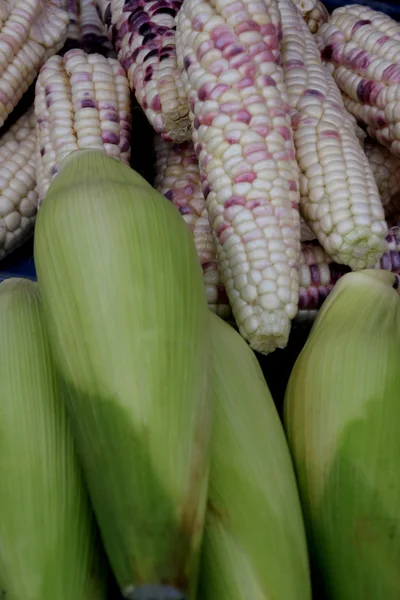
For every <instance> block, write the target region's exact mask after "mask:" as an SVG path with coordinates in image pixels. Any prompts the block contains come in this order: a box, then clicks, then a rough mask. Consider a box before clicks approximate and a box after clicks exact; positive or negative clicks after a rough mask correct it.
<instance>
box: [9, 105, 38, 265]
mask: <svg viewBox="0 0 400 600" xmlns="http://www.w3.org/2000/svg"><path fill="white" fill-rule="evenodd" d="M35 153H36V132H35V119H34V113H33V110H32V109H30V110H28V112H27V113H26V114H24V115H22V116H21V117H20V118H19V119H18V120H17V121H16V122H15V123H14V125H12V126H11V127H10V129H9V130H8V131H7V132H6V133H5V134H4V135H3V136H2V137H0V259H2V258H4V257H5V256H6V255H7V254H9V253H10V252H12V251H13V250H15V248H17V247H18V246H20V245H21V244H22V243H23V242H25V241H26V240H27V238H28V237H29V236H30V235H31V233H32V231H33V226H34V223H35V219H36V213H37V209H38V193H37V189H36V170H35Z"/></svg>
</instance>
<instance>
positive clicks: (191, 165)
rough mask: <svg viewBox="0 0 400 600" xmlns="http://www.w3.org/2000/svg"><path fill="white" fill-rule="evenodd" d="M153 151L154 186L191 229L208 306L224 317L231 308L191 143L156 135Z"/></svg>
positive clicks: (228, 314) (228, 313)
mask: <svg viewBox="0 0 400 600" xmlns="http://www.w3.org/2000/svg"><path fill="white" fill-rule="evenodd" d="M155 151H156V165H155V167H156V177H155V182H154V183H155V188H156V189H157V190H158V191H159V192H161V193H162V194H163V195H164V196H165V197H166V198H168V200H170V201H171V202H172V203H173V204H174V205H175V206H176V208H177V209H178V210H179V212H180V214H181V215H182V217H183V219H184V221H185V222H186V224H187V225H188V227H189V229H190V230H191V232H192V233H193V238H194V243H195V246H196V250H197V254H198V256H199V259H200V264H201V267H202V269H203V277H204V285H205V289H206V295H207V302H208V308H209V309H210V310H212V311H213V312H215V313H216V314H217V315H219V316H220V317H222V318H225V319H226V318H228V317H229V316H230V313H231V310H230V306H229V301H228V298H227V296H226V292H225V288H224V286H223V284H222V281H221V277H220V274H219V272H218V266H217V258H216V248H215V243H214V239H213V237H212V233H211V226H210V222H209V219H208V213H207V209H206V201H205V198H204V194H203V191H202V189H201V181H200V170H199V164H198V161H197V156H196V153H195V151H194V147H193V144H192V143H191V142H185V143H183V144H174V143H171V142H166V141H165V140H163V139H162V137H161V136H157V137H156V139H155Z"/></svg>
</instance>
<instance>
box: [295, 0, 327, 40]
mask: <svg viewBox="0 0 400 600" xmlns="http://www.w3.org/2000/svg"><path fill="white" fill-rule="evenodd" d="M294 4H295V5H296V6H297V8H298V9H299V10H300V12H301V14H302V15H303V18H304V20H305V22H306V23H307V26H308V29H309V30H310V31H311V33H317V31H318V29H319V28H320V26H321V25H322V23H326V22H327V21H328V19H329V12H328V11H327V9H326V8H325V6H324V4H322V2H321V1H320V0H294Z"/></svg>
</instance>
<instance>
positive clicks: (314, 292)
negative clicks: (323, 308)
mask: <svg viewBox="0 0 400 600" xmlns="http://www.w3.org/2000/svg"><path fill="white" fill-rule="evenodd" d="M318 307H319V293H318V289H317V288H316V287H314V286H310V287H309V288H308V289H307V308H308V309H313V308H318Z"/></svg>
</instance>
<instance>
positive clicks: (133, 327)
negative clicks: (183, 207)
mask: <svg viewBox="0 0 400 600" xmlns="http://www.w3.org/2000/svg"><path fill="white" fill-rule="evenodd" d="M34 253H35V260H36V265H37V272H38V280H39V283H40V285H41V289H42V295H43V299H44V306H45V312H46V317H47V322H48V325H49V330H50V336H51V341H52V344H53V350H54V352H55V356H56V359H57V363H58V366H59V368H60V371H61V374H62V377H63V380H64V382H65V385H66V386H67V388H68V391H69V392H68V393H69V412H70V416H71V420H72V424H73V430H74V433H75V436H76V440H77V444H78V450H79V454H80V458H81V462H82V464H83V467H84V471H85V475H86V480H87V483H88V487H89V492H90V495H91V499H92V502H93V505H94V508H95V512H96V516H97V519H98V522H99V526H100V529H101V533H102V538H103V541H104V544H105V548H106V551H107V554H108V557H109V559H110V562H111V566H112V568H113V570H114V573H115V575H116V578H117V580H118V583H119V585H120V588H121V590H122V593H123V595H124V596H125V597H126V598H135V600H136V599H141V600H143V599H145V598H149V597H157V598H160V600H162V599H163V598H171V599H173V598H181V597H183V595H187V596H188V598H190V599H193V598H195V592H196V588H197V579H198V562H199V558H200V546H201V538H202V531H203V523H204V515H205V504H206V499H207V486H208V471H209V453H210V441H211V426H212V388H211V380H210V377H211V374H212V371H211V357H210V351H209V346H210V334H209V321H208V309H207V299H206V296H205V291H204V285H203V278H202V272H201V268H200V265H199V262H198V258H197V254H196V249H195V246H194V243H193V240H192V237H191V235H190V232H189V230H188V229H187V227H186V225H185V223H184V221H183V220H182V218H181V216H180V215H179V213H178V211H177V210H176V209H175V207H174V206H173V205H172V204H171V203H169V202H168V201H166V200H165V198H164V197H163V196H162V195H161V194H159V193H158V192H157V191H155V190H154V189H153V188H152V187H151V186H150V185H149V184H148V183H147V182H146V181H145V180H144V179H142V177H140V176H139V175H138V174H137V173H135V172H134V171H133V170H131V169H130V168H129V167H127V166H125V165H123V164H122V163H120V162H119V161H118V160H115V159H113V158H109V157H107V156H105V155H104V154H103V153H102V152H99V151H93V150H92V151H90V150H89V151H84V152H76V153H74V154H72V155H70V157H68V158H67V159H66V161H65V162H64V163H63V167H62V169H61V170H60V172H59V174H58V175H57V177H56V178H55V179H54V181H53V183H52V185H51V187H50V189H49V192H48V194H47V196H46V198H45V201H44V203H43V206H42V208H41V210H40V212H39V216H38V220H37V225H36V234H35V249H34ZM149 586H150V587H149ZM153 595H154V596H153Z"/></svg>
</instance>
